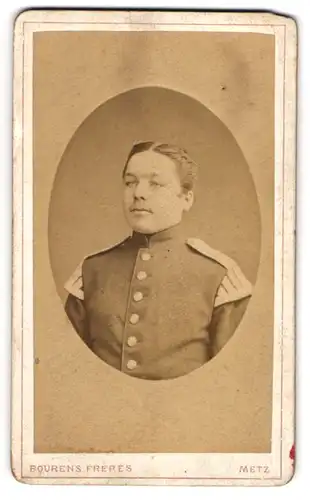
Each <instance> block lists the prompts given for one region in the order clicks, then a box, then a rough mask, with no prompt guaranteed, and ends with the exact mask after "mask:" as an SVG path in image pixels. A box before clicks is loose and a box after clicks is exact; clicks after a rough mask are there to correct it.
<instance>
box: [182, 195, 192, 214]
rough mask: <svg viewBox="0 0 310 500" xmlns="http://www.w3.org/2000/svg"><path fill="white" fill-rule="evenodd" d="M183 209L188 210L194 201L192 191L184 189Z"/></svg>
mask: <svg viewBox="0 0 310 500" xmlns="http://www.w3.org/2000/svg"><path fill="white" fill-rule="evenodd" d="M184 202H185V203H184V210H185V212H188V211H189V210H190V209H191V208H192V205H193V203H194V193H193V191H186V192H185V193H184Z"/></svg>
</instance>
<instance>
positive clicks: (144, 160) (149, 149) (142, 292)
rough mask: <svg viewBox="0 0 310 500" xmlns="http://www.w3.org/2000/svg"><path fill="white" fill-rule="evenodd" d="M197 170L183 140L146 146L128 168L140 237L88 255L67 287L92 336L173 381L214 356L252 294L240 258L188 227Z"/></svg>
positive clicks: (96, 345) (131, 368)
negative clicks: (179, 143)
mask: <svg viewBox="0 0 310 500" xmlns="http://www.w3.org/2000/svg"><path fill="white" fill-rule="evenodd" d="M196 171H197V166H196V164H195V163H194V162H193V161H192V160H191V159H190V158H189V156H188V154H187V153H186V151H184V150H182V149H180V148H178V147H175V146H170V145H167V144H158V143H153V142H145V143H139V144H136V145H135V146H134V147H133V149H132V150H131V152H130V154H129V157H128V160H127V162H126V165H125V167H124V170H123V184H124V195H123V205H124V213H125V216H126V219H127V221H128V223H129V225H130V226H131V228H132V230H133V233H132V236H131V237H129V238H127V239H126V240H124V241H122V242H121V243H120V244H118V245H116V246H114V247H112V248H108V249H104V250H102V251H101V252H99V253H97V254H94V255H91V256H89V257H87V258H85V259H84V261H83V262H82V264H81V265H80V266H79V267H78V269H77V270H76V271H75V273H74V274H73V275H72V277H71V278H70V279H69V281H68V282H67V283H66V286H65V287H66V289H67V291H68V292H69V295H68V298H67V302H66V306H65V309H66V312H67V314H68V317H69V319H70V321H71V322H72V324H73V326H74V327H75V329H76V331H77V332H78V334H79V335H80V336H81V338H82V339H83V340H84V342H85V343H86V344H87V345H88V346H89V347H90V349H92V351H93V352H94V353H95V354H97V355H98V356H99V357H100V358H101V359H102V360H103V361H105V362H106V363H108V364H109V365H111V366H113V367H114V368H116V369H118V370H121V371H122V372H124V373H126V374H128V375H132V376H134V377H139V378H144V379H152V380H159V379H169V378H174V377H178V376H181V375H184V374H186V373H189V372H191V371H192V370H194V369H196V368H198V367H200V366H201V365H203V364H204V363H206V362H207V361H208V360H210V359H211V358H212V357H214V356H215V355H216V354H217V353H218V352H219V350H220V349H221V348H222V347H223V346H224V345H225V344H226V342H227V341H228V340H229V339H230V337H231V336H232V334H233V333H234V331H235V329H236V326H237V325H238V323H239V321H240V319H241V317H242V315H243V313H244V311H245V308H246V305H247V302H248V300H249V297H250V295H251V288H252V287H251V285H250V283H249V282H248V280H247V279H246V278H245V276H244V275H243V273H242V272H241V270H240V269H239V267H238V266H237V264H236V263H235V262H234V261H233V260H231V259H230V258H229V257H227V256H225V255H223V254H222V253H220V252H218V251H216V250H213V249H212V248H211V247H209V246H208V245H207V244H206V243H205V242H203V241H201V240H199V239H196V238H192V237H189V235H185V234H184V232H183V230H182V223H181V221H182V217H183V214H184V212H186V211H188V210H189V209H190V208H191V206H192V203H193V186H194V180H195V178H196Z"/></svg>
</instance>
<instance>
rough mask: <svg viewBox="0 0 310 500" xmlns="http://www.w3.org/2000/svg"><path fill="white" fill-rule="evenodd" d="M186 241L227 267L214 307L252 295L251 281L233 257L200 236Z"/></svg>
mask: <svg viewBox="0 0 310 500" xmlns="http://www.w3.org/2000/svg"><path fill="white" fill-rule="evenodd" d="M186 243H187V244H188V245H189V246H190V247H191V248H193V249H194V250H196V251H197V252H198V253H200V254H201V255H204V256H205V257H208V258H209V259H212V260H214V261H216V262H218V263H219V264H221V265H222V266H223V267H224V268H225V269H226V274H225V276H224V278H223V279H222V281H221V283H220V286H219V288H218V290H217V293H216V297H215V302H214V307H218V306H221V305H223V304H226V303H229V302H235V301H237V300H240V299H244V298H246V297H249V296H250V295H252V285H251V283H250V282H249V281H248V279H247V278H246V277H245V276H244V274H243V272H242V271H241V269H240V267H239V266H238V264H237V263H236V262H235V261H234V260H233V259H231V258H230V257H228V256H227V255H225V254H223V253H222V252H220V251H218V250H215V249H213V248H211V247H210V246H209V245H207V243H205V242H204V241H202V240H199V239H198V238H189V239H188V240H187V241H186Z"/></svg>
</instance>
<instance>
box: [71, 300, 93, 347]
mask: <svg viewBox="0 0 310 500" xmlns="http://www.w3.org/2000/svg"><path fill="white" fill-rule="evenodd" d="M65 312H66V314H67V316H68V318H69V320H70V322H71V324H72V326H73V327H74V328H75V330H76V331H77V333H78V334H79V336H80V337H81V339H82V340H83V341H84V342H85V343H86V344H87V345H89V343H90V340H89V333H88V326H87V317H86V311H85V307H84V302H83V300H81V299H79V298H78V297H75V296H74V295H72V294H71V293H69V295H68V297H67V300H66V303H65Z"/></svg>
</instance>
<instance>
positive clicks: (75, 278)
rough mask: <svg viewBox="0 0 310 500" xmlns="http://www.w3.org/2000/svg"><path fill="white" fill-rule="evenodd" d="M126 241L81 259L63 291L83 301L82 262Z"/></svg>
mask: <svg viewBox="0 0 310 500" xmlns="http://www.w3.org/2000/svg"><path fill="white" fill-rule="evenodd" d="M127 239H128V237H127V238H125V239H124V240H122V241H120V242H119V243H116V244H114V245H111V246H109V247H106V248H103V249H101V250H99V251H97V252H93V253H91V254H89V255H86V256H85V257H84V258H83V259H82V261H81V262H80V263H79V265H78V266H77V267H76V269H75V270H74V272H73V273H72V274H71V276H70V278H69V279H68V280H67V281H66V283H65V284H64V289H65V290H66V291H67V292H68V293H70V294H71V295H74V296H75V297H77V298H78V299H80V300H84V289H83V276H82V267H83V264H84V261H85V260H86V259H88V258H89V257H93V256H95V255H98V254H101V253H105V252H108V251H109V250H112V249H113V248H116V247H118V246H120V245H122V244H123V243H125V241H127Z"/></svg>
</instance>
